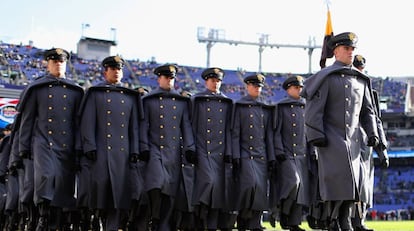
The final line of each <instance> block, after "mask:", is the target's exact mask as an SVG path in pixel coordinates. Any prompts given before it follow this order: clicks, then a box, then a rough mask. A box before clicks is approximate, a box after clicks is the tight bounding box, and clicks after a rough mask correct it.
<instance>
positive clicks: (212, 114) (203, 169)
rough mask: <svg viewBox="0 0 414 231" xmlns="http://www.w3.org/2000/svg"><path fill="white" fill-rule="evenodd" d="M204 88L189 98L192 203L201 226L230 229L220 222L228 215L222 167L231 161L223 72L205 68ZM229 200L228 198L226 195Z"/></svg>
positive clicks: (228, 107)
mask: <svg viewBox="0 0 414 231" xmlns="http://www.w3.org/2000/svg"><path fill="white" fill-rule="evenodd" d="M201 77H202V78H203V79H204V80H205V86H206V89H205V90H204V91H202V92H199V93H197V94H196V95H195V96H194V97H193V99H192V101H193V104H192V106H193V107H192V112H193V114H192V116H191V119H192V126H193V130H194V135H195V138H196V152H197V157H198V165H197V167H196V181H195V192H194V203H195V205H196V208H197V215H198V216H197V217H198V219H199V221H200V223H201V227H198V228H203V229H208V230H216V229H219V228H220V229H221V230H223V228H231V227H232V225H230V224H229V225H225V224H219V218H220V217H221V216H228V215H229V207H226V204H227V203H228V200H226V198H225V185H226V184H225V180H226V179H225V167H226V163H228V164H230V163H231V159H232V157H231V155H232V153H231V133H230V128H231V113H232V108H233V101H232V100H231V99H230V98H228V97H227V96H225V95H224V94H223V93H222V92H221V91H220V87H221V83H222V81H223V78H224V71H223V70H222V69H221V68H217V67H212V68H207V69H205V70H204V71H203V72H202V73H201ZM228 199H229V198H228Z"/></svg>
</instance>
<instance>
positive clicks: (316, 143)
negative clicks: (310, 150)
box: [310, 138, 328, 147]
mask: <svg viewBox="0 0 414 231" xmlns="http://www.w3.org/2000/svg"><path fill="white" fill-rule="evenodd" d="M310 143H311V144H312V145H313V146H315V147H326V146H328V141H327V140H326V139H325V138H318V139H315V140H312V141H310Z"/></svg>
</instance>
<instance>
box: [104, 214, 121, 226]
mask: <svg viewBox="0 0 414 231" xmlns="http://www.w3.org/2000/svg"><path fill="white" fill-rule="evenodd" d="M105 217H106V220H105V221H106V222H105V228H104V230H107V231H118V229H119V228H120V226H121V224H120V223H121V222H120V221H121V210H119V209H106V216H105Z"/></svg>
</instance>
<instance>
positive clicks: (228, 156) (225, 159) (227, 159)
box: [224, 155, 232, 164]
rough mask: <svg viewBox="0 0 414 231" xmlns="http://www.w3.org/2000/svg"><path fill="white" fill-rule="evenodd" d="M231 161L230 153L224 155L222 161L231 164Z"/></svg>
mask: <svg viewBox="0 0 414 231" xmlns="http://www.w3.org/2000/svg"><path fill="white" fill-rule="evenodd" d="M231 161H232V159H231V156H230V155H224V163H227V164H231Z"/></svg>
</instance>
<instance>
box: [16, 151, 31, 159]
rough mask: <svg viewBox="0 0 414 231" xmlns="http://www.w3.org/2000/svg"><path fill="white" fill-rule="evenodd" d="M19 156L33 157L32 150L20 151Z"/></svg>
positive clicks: (24, 157) (23, 157)
mask: <svg viewBox="0 0 414 231" xmlns="http://www.w3.org/2000/svg"><path fill="white" fill-rule="evenodd" d="M19 157H20V158H22V159H32V154H31V153H30V151H21V152H19Z"/></svg>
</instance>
